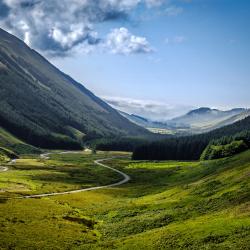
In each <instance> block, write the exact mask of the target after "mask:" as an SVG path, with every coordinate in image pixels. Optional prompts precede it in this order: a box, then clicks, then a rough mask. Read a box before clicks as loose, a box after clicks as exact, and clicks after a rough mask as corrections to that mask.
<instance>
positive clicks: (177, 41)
mask: <svg viewBox="0 0 250 250" xmlns="http://www.w3.org/2000/svg"><path fill="white" fill-rule="evenodd" d="M186 40H187V38H186V37H185V36H175V37H173V38H168V37H167V38H165V39H164V43H165V44H180V43H183V42H185V41H186Z"/></svg>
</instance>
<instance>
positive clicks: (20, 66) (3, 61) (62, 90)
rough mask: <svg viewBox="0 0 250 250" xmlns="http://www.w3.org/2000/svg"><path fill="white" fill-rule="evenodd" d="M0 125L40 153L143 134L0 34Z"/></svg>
mask: <svg viewBox="0 0 250 250" xmlns="http://www.w3.org/2000/svg"><path fill="white" fill-rule="evenodd" d="M0 37H1V39H0V85H1V88H0V124H1V126H2V127H3V128H5V129H7V130H8V131H9V132H11V133H13V134H14V135H16V136H17V137H19V138H21V139H23V140H25V141H26V142H29V143H31V144H33V145H36V146H40V147H47V148H50V147H59V148H68V147H69V148H79V147H80V141H81V140H82V138H85V139H89V138H96V137H103V136H107V135H109V136H112V135H138V134H144V133H147V132H146V130H144V129H143V128H141V127H139V126H137V125H135V124H133V123H131V122H130V121H128V120H127V119H126V118H124V117H123V116H121V115H120V114H119V113H118V112H117V111H116V110H114V109H113V108H111V107H110V106H109V105H108V104H106V103H105V102H104V101H102V100H101V99H99V98H98V97H96V96H95V95H94V94H93V93H91V92H90V91H89V90H87V89H86V88H85V87H84V86H83V85H81V84H79V83H77V82H76V81H74V80H73V79H72V78H70V77H69V76H68V75H65V74H64V73H62V72H61V71H59V70H58V69H57V68H56V67H54V66H53V65H52V64H50V63H49V62H48V61H47V60H46V59H45V58H43V57H42V56H41V55H40V54H38V53H37V52H35V51H34V50H31V49H30V48H29V47H28V46H26V45H25V44H24V43H23V42H22V41H21V40H19V39H17V38H16V37H14V36H12V35H10V34H8V33H7V32H5V31H4V30H2V29H0Z"/></svg>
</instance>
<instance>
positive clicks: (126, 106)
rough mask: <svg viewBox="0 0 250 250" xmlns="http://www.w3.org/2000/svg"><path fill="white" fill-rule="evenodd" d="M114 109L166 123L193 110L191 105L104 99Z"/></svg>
mask: <svg viewBox="0 0 250 250" xmlns="http://www.w3.org/2000/svg"><path fill="white" fill-rule="evenodd" d="M103 99H104V100H105V101H106V102H107V103H109V104H110V105H111V106H113V107H114V108H116V109H118V110H120V111H123V112H126V113H128V114H136V115H140V116H143V117H145V118H148V119H151V120H154V121H166V120H169V119H171V118H174V117H177V116H179V115H183V114H185V113H187V112H188V111H190V110H191V109H193V108H194V107H193V106H189V105H171V104H168V103H164V102H157V101H152V100H137V99H131V98H121V97H107V96H106V97H103Z"/></svg>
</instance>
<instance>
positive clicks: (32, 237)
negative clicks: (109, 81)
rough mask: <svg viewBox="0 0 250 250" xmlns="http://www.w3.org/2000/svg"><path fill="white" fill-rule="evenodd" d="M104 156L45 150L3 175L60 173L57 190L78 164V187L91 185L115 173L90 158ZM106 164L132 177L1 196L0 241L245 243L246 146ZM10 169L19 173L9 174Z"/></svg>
mask: <svg viewBox="0 0 250 250" xmlns="http://www.w3.org/2000/svg"><path fill="white" fill-rule="evenodd" d="M106 156H107V155H106V154H104V153H101V152H99V153H98V154H96V155H94V154H90V153H88V154H86V153H84V154H69V155H52V156H51V159H50V160H48V161H45V160H39V159H32V160H20V161H19V162H18V163H17V166H16V167H15V168H12V170H11V171H10V172H9V173H8V174H7V173H5V174H7V175H9V179H12V178H14V176H16V177H15V178H16V179H14V180H15V181H13V183H15V182H17V181H19V182H20V183H21V182H22V180H26V181H27V180H28V179H29V180H30V177H28V175H27V172H29V171H31V173H32V172H33V171H34V173H33V174H37V172H39V171H42V172H44V173H45V172H46V171H48V172H51V173H53V175H54V172H56V173H58V174H62V178H64V181H63V180H62V181H60V182H59V184H60V185H61V186H60V190H62V189H67V188H68V186H67V185H70V187H73V186H74V185H76V183H75V180H74V184H72V183H70V184H69V181H68V177H67V175H66V176H65V174H66V173H67V171H68V170H69V169H70V170H72V171H76V173H79V172H78V171H79V169H80V170H84V171H83V172H82V175H81V177H79V176H78V178H80V179H81V181H82V183H81V185H89V183H91V180H92V181H93V183H91V184H92V185H93V184H95V185H98V183H99V182H100V179H102V178H104V179H105V180H106V181H110V182H113V181H114V180H115V179H116V178H117V176H112V174H110V173H108V172H105V171H106V170H101V169H99V170H95V169H96V167H94V166H93V164H92V162H93V160H94V159H97V158H104V157H106ZM110 156H112V153H109V154H108V156H107V157H110ZM29 163H30V164H29ZM106 163H107V164H108V165H110V166H113V167H115V168H117V169H121V170H122V171H124V172H126V173H127V174H129V175H130V176H131V178H132V179H131V181H130V182H129V183H127V184H125V185H122V186H119V187H115V188H107V189H103V190H96V191H91V192H85V193H77V194H71V195H62V196H55V197H50V198H42V199H28V200H9V201H7V200H3V199H2V200H0V201H1V202H2V203H0V212H1V217H0V225H1V227H0V239H1V240H0V245H1V246H3V247H4V248H16V249H23V248H28V249H150V250H151V249H197V250H198V249H199V250H200V249H233V250H234V249H249V248H248V242H249V241H250V238H249V235H250V219H249V218H250V217H249V215H250V200H249V177H250V175H249V172H250V152H249V151H248V152H245V153H242V154H240V155H237V156H235V157H233V158H228V159H222V160H216V161H211V162H210V161H207V162H201V163H199V162H160V163H159V162H135V161H131V160H129V159H128V158H127V159H126V158H121V159H112V160H108V161H106ZM15 171H16V172H20V176H18V175H17V173H14V174H11V172H15ZM103 171H104V172H103ZM90 172H91V176H93V179H91V178H90V176H89V175H88V174H89V173H90ZM21 173H22V174H23V176H26V179H25V178H24V177H22V178H23V179H22V178H21V176H22V174H21ZM85 174H86V175H85ZM3 176H4V175H0V178H1V179H0V183H1V180H2V178H4V177H3ZM89 178H90V179H89ZM118 178H119V177H118ZM112 179H113V180H112ZM12 180H13V179H12ZM94 180H95V181H94ZM72 181H73V180H72ZM31 182H32V183H35V188H36V192H37V191H42V190H46V189H44V187H40V186H39V187H38V183H39V182H37V180H34V178H33V179H32V180H31ZM50 183H51V180H49V181H48V185H51V187H54V188H56V185H55V183H53V182H52V184H50ZM28 184H29V183H28ZM64 185H65V186H64ZM77 185H78V184H77ZM77 185H76V186H77ZM58 188H59V187H58ZM48 190H49V189H47V191H48ZM5 195H6V194H5Z"/></svg>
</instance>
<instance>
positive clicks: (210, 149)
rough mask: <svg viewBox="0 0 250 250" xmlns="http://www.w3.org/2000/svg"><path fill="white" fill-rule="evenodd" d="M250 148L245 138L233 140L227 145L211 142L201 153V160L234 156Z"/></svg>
mask: <svg viewBox="0 0 250 250" xmlns="http://www.w3.org/2000/svg"><path fill="white" fill-rule="evenodd" d="M247 149H248V146H247V145H246V143H245V142H244V141H243V140H240V141H232V142H231V143H229V144H226V145H213V144H209V145H208V146H207V147H206V149H205V150H204V152H203V153H202V155H201V160H212V159H219V158H224V157H228V156H232V155H235V154H238V153H240V152H243V151H245V150H247Z"/></svg>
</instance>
